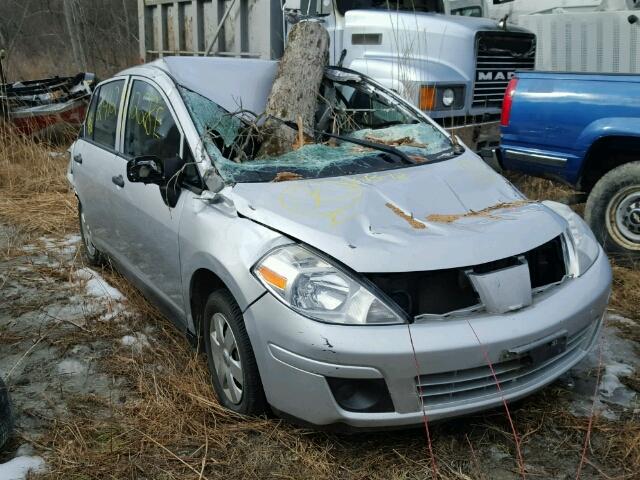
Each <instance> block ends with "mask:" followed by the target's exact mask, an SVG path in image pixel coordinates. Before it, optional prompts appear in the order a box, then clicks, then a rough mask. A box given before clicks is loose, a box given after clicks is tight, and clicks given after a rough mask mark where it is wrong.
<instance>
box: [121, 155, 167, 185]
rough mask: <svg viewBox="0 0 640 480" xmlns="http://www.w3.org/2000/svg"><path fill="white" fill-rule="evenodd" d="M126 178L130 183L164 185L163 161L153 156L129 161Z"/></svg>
mask: <svg viewBox="0 0 640 480" xmlns="http://www.w3.org/2000/svg"><path fill="white" fill-rule="evenodd" d="M127 178H128V179H129V181H130V182H132V183H144V184H150V183H151V184H155V185H162V184H164V183H165V180H164V165H163V161H162V160H161V159H159V158H158V157H156V156H153V155H144V156H141V157H136V158H134V159H132V160H129V162H128V163H127Z"/></svg>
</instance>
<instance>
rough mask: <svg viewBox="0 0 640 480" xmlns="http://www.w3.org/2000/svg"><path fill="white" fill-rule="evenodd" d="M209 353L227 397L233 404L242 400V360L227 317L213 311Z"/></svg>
mask: <svg viewBox="0 0 640 480" xmlns="http://www.w3.org/2000/svg"><path fill="white" fill-rule="evenodd" d="M209 336H210V337H211V354H212V356H213V364H214V368H215V373H214V374H215V375H216V378H217V379H218V382H219V383H220V386H221V387H222V391H223V392H224V395H225V396H226V397H227V399H228V400H229V401H230V402H231V403H233V404H234V405H237V404H239V403H240V402H241V401H242V393H243V382H244V378H243V375H242V362H241V361H240V352H239V351H238V344H237V343H236V337H235V336H234V335H233V330H231V327H230V326H229V322H228V321H227V318H226V317H225V316H224V315H223V314H221V313H215V314H214V315H213V318H212V320H211V331H210V332H209Z"/></svg>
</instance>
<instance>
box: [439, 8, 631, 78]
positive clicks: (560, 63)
mask: <svg viewBox="0 0 640 480" xmlns="http://www.w3.org/2000/svg"><path fill="white" fill-rule="evenodd" d="M447 3H448V7H449V11H450V12H451V13H452V14H458V15H473V16H485V17H488V18H492V19H496V20H498V19H503V18H505V16H507V15H508V22H509V23H510V24H513V25H518V26H520V27H524V28H526V29H528V30H531V31H532V32H534V33H535V34H536V36H537V39H538V48H537V56H536V69H537V70H547V71H566V72H594V73H640V0H535V1H533V0H466V3H465V4H464V5H462V4H461V0H448V1H447Z"/></svg>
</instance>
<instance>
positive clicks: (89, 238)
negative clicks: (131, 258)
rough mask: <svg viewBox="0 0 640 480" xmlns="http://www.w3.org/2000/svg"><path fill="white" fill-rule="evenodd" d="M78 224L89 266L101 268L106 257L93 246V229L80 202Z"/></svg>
mask: <svg viewBox="0 0 640 480" xmlns="http://www.w3.org/2000/svg"><path fill="white" fill-rule="evenodd" d="M78 222H79V223H80V236H81V237H82V247H83V252H84V256H85V257H86V259H87V261H88V262H89V264H91V265H93V266H100V265H102V264H103V263H104V257H103V255H102V253H101V252H100V250H98V249H97V248H96V246H95V245H94V244H93V235H92V233H91V228H90V227H89V224H88V223H87V219H86V217H85V215H84V210H83V209H82V204H81V203H80V202H78Z"/></svg>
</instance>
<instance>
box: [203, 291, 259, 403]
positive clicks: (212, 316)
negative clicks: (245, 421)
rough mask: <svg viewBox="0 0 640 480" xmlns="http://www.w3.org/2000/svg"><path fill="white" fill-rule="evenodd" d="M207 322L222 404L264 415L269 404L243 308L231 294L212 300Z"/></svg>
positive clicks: (214, 296)
mask: <svg viewBox="0 0 640 480" xmlns="http://www.w3.org/2000/svg"><path fill="white" fill-rule="evenodd" d="M204 322H205V325H204V334H205V348H206V352H207V361H208V363H209V371H210V372H211V382H212V384H213V388H214V390H215V392H216V394H217V397H218V400H219V401H220V403H221V404H222V405H223V406H225V407H226V408H228V409H230V410H233V411H234V412H238V413H242V414H246V415H259V414H261V413H264V412H265V411H266V405H267V403H266V399H265V396H264V391H263V389H262V382H261V380H260V374H259V372H258V367H257V365H256V359H255V356H254V354H253V349H252V348H251V342H250V341H249V336H248V335H247V330H246V328H245V326H244V319H243V317H242V312H241V310H240V307H239V306H238V304H237V303H236V301H235V300H234V298H233V296H232V295H231V293H230V292H229V291H228V290H218V291H216V292H214V293H212V294H211V295H210V296H209V299H208V300H207V303H206V306H205V309H204Z"/></svg>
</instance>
